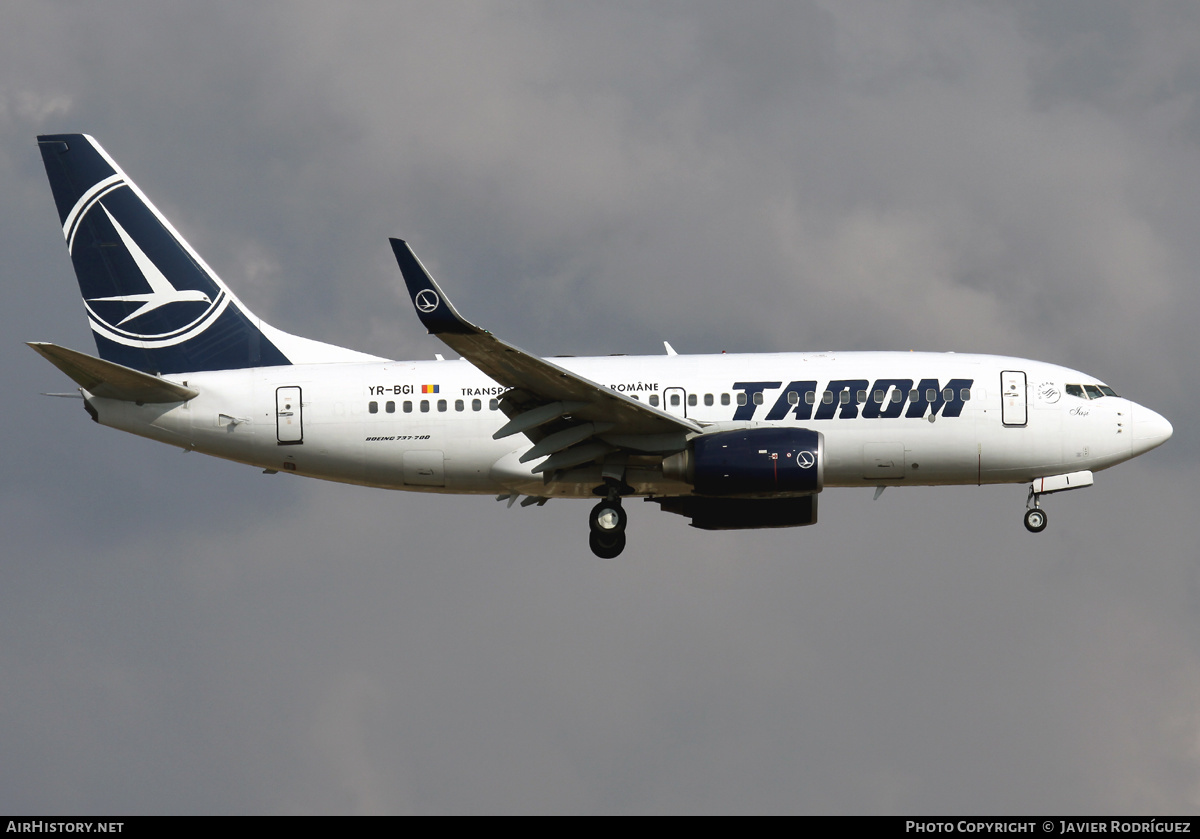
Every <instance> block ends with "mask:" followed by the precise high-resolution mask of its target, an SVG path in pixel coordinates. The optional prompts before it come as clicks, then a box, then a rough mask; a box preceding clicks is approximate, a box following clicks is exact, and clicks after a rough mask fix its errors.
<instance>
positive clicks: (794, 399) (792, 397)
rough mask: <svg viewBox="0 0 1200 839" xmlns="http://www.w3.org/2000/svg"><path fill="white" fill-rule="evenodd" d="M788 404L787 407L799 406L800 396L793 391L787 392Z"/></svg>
mask: <svg viewBox="0 0 1200 839" xmlns="http://www.w3.org/2000/svg"><path fill="white" fill-rule="evenodd" d="M788 404H789V405H799V404H800V394H798V393H796V391H794V390H789V391H788Z"/></svg>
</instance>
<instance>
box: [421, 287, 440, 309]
mask: <svg viewBox="0 0 1200 839" xmlns="http://www.w3.org/2000/svg"><path fill="white" fill-rule="evenodd" d="M441 303H442V299H441V298H440V297H438V294H437V292H436V291H434V290H433V289H431V288H426V289H422V290H421V291H418V292H417V297H416V304H417V309H418V310H420V311H422V312H424V313H425V314H429V313H430V312H432V311H433V310H434V309H436V308H437V307H438V306H440V305H441Z"/></svg>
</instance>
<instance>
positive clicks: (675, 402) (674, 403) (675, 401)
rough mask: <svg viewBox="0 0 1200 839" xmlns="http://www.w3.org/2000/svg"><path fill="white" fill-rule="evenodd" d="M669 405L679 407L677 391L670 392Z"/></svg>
mask: <svg viewBox="0 0 1200 839" xmlns="http://www.w3.org/2000/svg"><path fill="white" fill-rule="evenodd" d="M671 407H672V408H678V407H679V394H678V393H672V394H671Z"/></svg>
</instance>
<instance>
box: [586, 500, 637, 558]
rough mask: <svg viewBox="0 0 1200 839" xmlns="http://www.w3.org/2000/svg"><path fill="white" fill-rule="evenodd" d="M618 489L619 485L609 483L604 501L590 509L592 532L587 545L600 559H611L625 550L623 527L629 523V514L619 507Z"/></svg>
mask: <svg viewBox="0 0 1200 839" xmlns="http://www.w3.org/2000/svg"><path fill="white" fill-rule="evenodd" d="M620 489H621V485H619V484H617V483H616V482H615V481H614V482H610V483H609V484H608V486H607V488H606V489H605V490H604V492H605V498H604V500H603V501H601V502H600V503H599V504H597V505H596V506H595V507H593V508H592V513H591V516H590V517H589V524H590V525H591V530H592V532H591V535H590V536H589V537H588V545H589V547H591V549H592V553H594V554H595V555H596V556H598V557H600V558H601V559H613V558H615V557H617V556H620V554H621V551H623V550H625V525H626V524H628V523H629V514H628V513H626V512H625V508H624V507H622V506H621V495H620ZM597 494H599V493H597Z"/></svg>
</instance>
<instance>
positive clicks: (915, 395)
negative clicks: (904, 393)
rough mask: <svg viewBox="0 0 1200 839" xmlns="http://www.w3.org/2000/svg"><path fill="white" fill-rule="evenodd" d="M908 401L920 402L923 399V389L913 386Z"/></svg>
mask: <svg viewBox="0 0 1200 839" xmlns="http://www.w3.org/2000/svg"><path fill="white" fill-rule="evenodd" d="M908 401H909V402H920V401H921V391H919V390H917V389H916V388H913V389H912V390H910V391H909V392H908Z"/></svg>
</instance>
